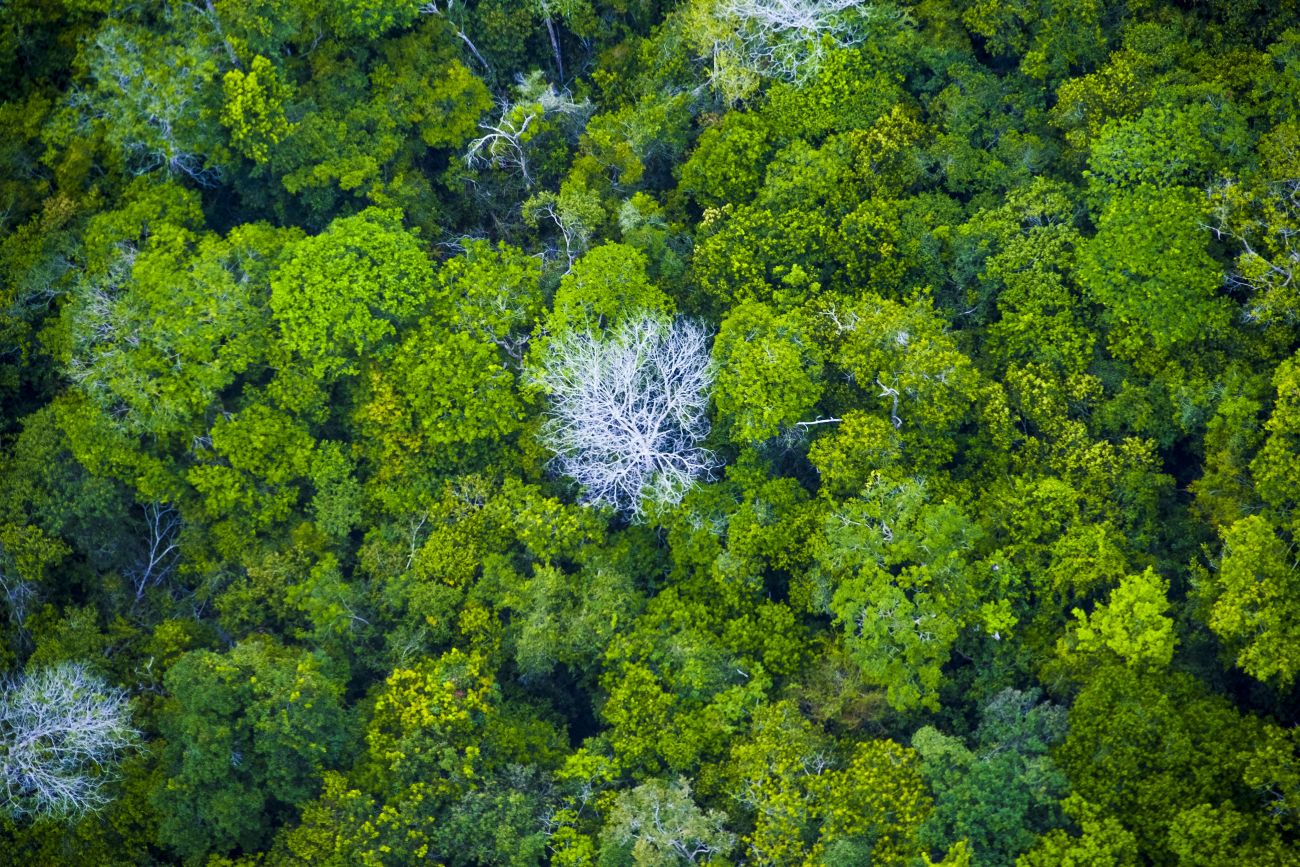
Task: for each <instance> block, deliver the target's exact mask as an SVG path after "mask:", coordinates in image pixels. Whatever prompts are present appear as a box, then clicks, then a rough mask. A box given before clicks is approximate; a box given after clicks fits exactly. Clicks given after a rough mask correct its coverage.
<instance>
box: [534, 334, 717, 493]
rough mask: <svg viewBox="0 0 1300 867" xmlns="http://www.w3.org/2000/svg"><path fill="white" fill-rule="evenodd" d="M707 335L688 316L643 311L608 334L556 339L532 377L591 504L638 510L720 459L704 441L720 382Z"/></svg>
mask: <svg viewBox="0 0 1300 867" xmlns="http://www.w3.org/2000/svg"><path fill="white" fill-rule="evenodd" d="M713 373H714V371H713V365H712V363H711V361H710V356H709V334H708V332H707V331H705V329H704V328H703V327H702V326H700V325H698V324H696V323H694V322H691V321H690V320H687V319H678V320H676V321H673V322H666V321H664V320H662V319H659V318H657V317H655V316H653V315H650V314H643V315H641V316H639V317H636V318H633V319H630V320H628V321H627V322H625V323H624V324H623V325H622V326H621V327H620V328H618V329H617V330H615V331H614V333H613V334H611V335H609V336H601V335H598V334H592V333H590V332H577V333H568V334H563V335H560V336H557V337H554V338H552V339H551V341H550V344H549V346H547V348H546V355H545V360H544V363H543V365H542V369H541V370H540V371H535V372H533V373H532V374H531V378H532V380H533V382H535V383H536V384H538V385H540V386H541V387H542V388H543V389H544V390H545V391H546V392H547V393H548V394H549V395H550V419H549V420H548V421H547V423H546V424H545V426H544V427H543V429H542V439H543V441H544V442H545V444H546V445H547V447H549V448H550V449H551V450H552V451H554V452H555V453H556V457H555V462H554V463H555V466H556V468H557V469H559V470H560V471H561V472H562V473H564V474H565V475H567V476H570V477H571V478H573V479H574V481H576V482H577V483H578V484H579V485H581V486H582V488H583V491H584V500H585V501H586V502H588V503H593V504H602V505H610V506H613V507H614V508H616V509H619V510H620V511H623V512H626V513H628V514H630V515H632V517H633V518H639V517H641V516H642V515H643V510H644V508H645V506H646V505H647V504H648V503H656V504H663V505H672V504H675V503H678V502H680V501H681V498H682V496H683V495H685V493H686V491H687V490H688V489H689V488H690V487H691V485H692V484H693V483H694V482H695V481H696V480H697V479H700V478H707V477H709V476H710V475H711V474H712V473H713V471H714V470H715V469H717V467H718V460H717V458H716V456H715V455H714V454H713V453H712V452H711V451H709V450H708V449H706V448H703V447H702V446H700V441H701V440H703V439H704V437H705V436H706V435H707V434H708V432H709V420H708V406H709V389H710V387H711V386H712V384H713Z"/></svg>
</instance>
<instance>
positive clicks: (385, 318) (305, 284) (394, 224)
mask: <svg viewBox="0 0 1300 867" xmlns="http://www.w3.org/2000/svg"><path fill="white" fill-rule="evenodd" d="M432 278H433V269H432V267H431V265H430V263H429V260H428V257H427V256H426V255H425V253H424V251H423V250H422V249H421V247H420V244H419V242H418V241H416V239H415V237H414V236H413V235H412V234H411V233H410V232H408V231H406V230H405V229H404V228H403V227H402V224H401V215H400V214H398V213H396V212H393V211H381V210H375V209H372V210H367V211H364V212H362V213H361V214H358V215H357V216H355V217H346V218H343V219H340V220H336V221H334V222H333V223H331V224H330V227H329V228H328V229H326V230H325V231H324V232H322V233H321V234H319V235H317V236H315V237H312V238H305V239H303V240H301V241H299V242H298V243H296V244H295V245H294V246H293V247H292V248H291V249H290V250H288V251H287V252H286V261H285V263H284V264H283V265H282V266H281V267H280V268H278V269H277V270H276V272H275V274H274V275H273V276H272V278H271V311H272V312H273V313H274V315H275V320H276V322H277V323H278V324H279V326H280V330H281V333H282V335H283V341H284V345H285V346H286V347H287V348H288V349H291V350H293V351H294V352H295V353H297V354H299V355H301V356H302V357H303V359H304V360H305V361H306V362H307V363H308V364H309V365H311V368H312V371H313V373H314V374H316V375H318V376H320V375H327V374H337V373H351V372H355V369H356V361H357V359H359V358H361V357H363V356H366V355H370V354H371V353H374V352H376V351H380V350H381V347H382V346H383V344H384V342H385V341H386V340H387V339H388V338H391V337H392V336H393V335H394V334H396V331H397V326H398V325H400V324H403V323H404V322H406V321H408V320H409V319H410V318H411V317H412V316H413V315H414V314H416V313H417V312H418V311H419V310H420V309H421V307H422V305H423V304H424V303H426V302H427V301H428V300H429V296H430V295H431V294H432V287H431V284H432Z"/></svg>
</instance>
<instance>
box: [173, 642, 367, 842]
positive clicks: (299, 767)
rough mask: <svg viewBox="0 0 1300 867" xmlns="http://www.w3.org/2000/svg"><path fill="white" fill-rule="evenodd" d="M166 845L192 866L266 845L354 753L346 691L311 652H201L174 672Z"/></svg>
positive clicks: (243, 646) (247, 648) (245, 646)
mask: <svg viewBox="0 0 1300 867" xmlns="http://www.w3.org/2000/svg"><path fill="white" fill-rule="evenodd" d="M165 684H166V687H167V690H168V692H169V693H170V694H171V697H170V698H169V700H168V702H167V705H166V707H165V709H164V713H163V717H162V723H161V725H162V730H163V733H164V735H165V736H166V738H167V747H166V749H165V751H164V755H163V761H164V763H165V766H166V768H167V779H166V782H165V783H164V784H163V785H161V786H160V787H159V789H158V790H157V791H156V792H155V794H154V804H155V808H156V809H157V810H158V811H159V814H160V815H161V817H162V823H161V826H160V830H159V834H160V837H161V839H162V840H163V842H164V843H165V844H166V845H168V846H170V847H172V848H174V849H175V850H176V851H177V852H179V853H180V854H181V855H182V856H184V857H186V858H200V857H203V856H204V855H206V854H207V853H219V854H220V853H226V852H230V851H231V850H233V849H235V848H236V847H239V848H242V849H244V850H246V851H247V850H250V849H255V848H257V847H258V846H261V845H264V844H265V843H266V842H267V841H268V840H269V838H270V835H271V833H272V832H273V831H274V830H275V827H276V824H277V820H278V819H279V818H280V817H282V816H283V814H284V812H285V811H286V810H288V809H290V808H293V807H297V806H300V805H302V804H304V803H306V802H307V801H308V800H309V799H310V798H311V797H312V796H313V795H314V794H315V792H316V789H317V787H318V786H319V781H320V775H321V773H322V772H323V771H324V770H326V769H328V768H331V767H338V766H339V765H340V764H342V761H343V758H344V756H345V755H347V753H348V751H349V742H350V738H349V735H350V734H351V733H350V732H349V730H348V726H347V720H346V717H345V715H344V711H343V708H342V706H341V699H342V694H341V692H342V691H341V689H340V688H339V685H338V683H337V682H336V681H333V680H331V679H330V677H329V676H328V674H327V673H326V671H325V670H324V669H323V668H322V664H321V660H320V659H319V658H317V657H314V656H312V655H310V654H306V653H302V652H300V651H294V650H291V649H289V648H285V647H282V646H280V645H278V644H277V643H275V642H273V641H270V640H267V639H252V640H249V641H245V642H242V643H240V644H237V645H235V646H234V647H233V648H232V649H231V650H230V651H229V652H228V653H225V654H218V653H213V652H211V651H207V650H201V651H194V652H192V653H189V654H186V655H185V656H183V657H181V658H180V659H179V660H177V661H176V663H175V664H174V665H172V667H171V668H170V669H169V670H168V672H167V675H166V678H165Z"/></svg>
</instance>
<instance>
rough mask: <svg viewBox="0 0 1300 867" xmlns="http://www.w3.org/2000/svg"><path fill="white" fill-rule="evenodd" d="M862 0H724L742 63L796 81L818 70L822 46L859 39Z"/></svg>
mask: <svg viewBox="0 0 1300 867" xmlns="http://www.w3.org/2000/svg"><path fill="white" fill-rule="evenodd" d="M864 6H867V3H866V2H865V0H725V2H724V3H723V6H722V8H723V14H724V15H725V16H727V17H728V18H730V19H732V20H733V21H735V22H736V31H737V35H738V36H739V37H740V40H741V42H742V43H743V45H744V57H745V61H746V63H747V64H748V65H749V66H751V67H752V68H754V69H755V70H756V71H758V72H760V73H761V74H763V75H767V76H771V77H773V78H779V79H782V80H783V81H794V82H800V81H802V80H804V79H805V78H807V77H808V76H809V75H811V74H813V73H814V72H816V71H817V68H818V67H819V66H820V65H821V62H822V59H823V58H824V56H825V53H826V48H827V47H828V46H829V47H834V48H847V47H848V46H850V45H853V44H854V43H856V42H858V41H859V40H860V39H861V32H862V31H861V29H860V27H859V24H860V19H859V14H860V10H861V8H862V7H864Z"/></svg>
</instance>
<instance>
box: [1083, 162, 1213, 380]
mask: <svg viewBox="0 0 1300 867" xmlns="http://www.w3.org/2000/svg"><path fill="white" fill-rule="evenodd" d="M1203 221H1204V207H1203V205H1202V204H1201V203H1200V202H1198V201H1197V199H1196V193H1195V192H1194V191H1192V190H1188V189H1186V188H1182V187H1170V188H1165V189H1161V188H1158V187H1155V186H1152V185H1150V184H1141V185H1139V186H1137V187H1136V188H1134V189H1133V191H1132V192H1128V193H1120V194H1117V195H1116V196H1114V197H1113V198H1112V199H1111V201H1110V203H1109V204H1108V205H1107V206H1106V209H1105V210H1104V211H1103V212H1102V214H1101V216H1100V218H1099V220H1098V226H1097V234H1096V236H1095V237H1094V238H1093V239H1092V240H1091V241H1090V242H1089V243H1088V245H1087V246H1086V247H1085V248H1084V250H1083V253H1082V257H1081V261H1080V265H1079V279H1080V281H1081V282H1082V283H1083V285H1084V287H1085V288H1086V289H1087V291H1088V292H1089V293H1090V295H1091V296H1092V297H1093V298H1094V299H1095V300H1096V301H1097V302H1098V303H1099V304H1101V305H1102V306H1103V307H1105V308H1106V315H1107V318H1108V321H1109V324H1110V329H1111V330H1110V336H1109V341H1110V345H1111V347H1112V349H1113V350H1114V351H1115V352H1116V353H1117V354H1118V355H1119V356H1120V357H1121V358H1125V359H1129V360H1134V361H1140V360H1143V359H1145V358H1149V357H1150V355H1149V353H1150V350H1151V349H1154V350H1155V352H1156V354H1161V353H1165V352H1168V351H1170V350H1171V349H1173V348H1175V347H1179V346H1182V345H1185V344H1188V343H1189V342H1192V341H1197V340H1204V339H1206V338H1213V337H1215V336H1217V335H1219V334H1221V333H1222V332H1223V331H1224V329H1226V328H1227V326H1228V310H1227V308H1226V306H1225V305H1224V302H1223V299H1221V298H1218V297H1216V290H1217V287H1218V285H1219V283H1220V282H1221V280H1222V277H1221V271H1220V268H1219V266H1218V264H1217V263H1216V262H1215V261H1214V260H1213V259H1212V258H1211V257H1210V255H1209V253H1208V252H1207V250H1206V247H1207V244H1208V241H1209V234H1208V232H1206V230H1205V229H1203V228H1202V224H1203Z"/></svg>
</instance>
